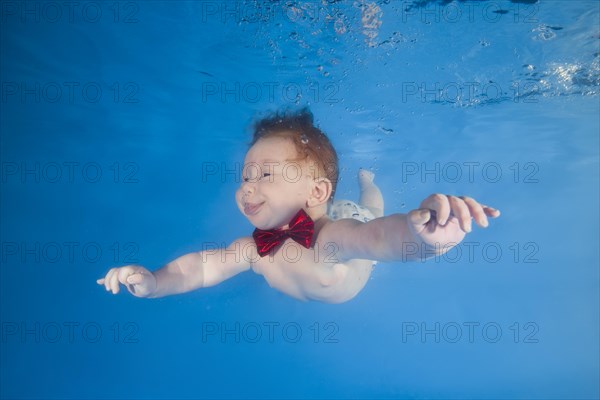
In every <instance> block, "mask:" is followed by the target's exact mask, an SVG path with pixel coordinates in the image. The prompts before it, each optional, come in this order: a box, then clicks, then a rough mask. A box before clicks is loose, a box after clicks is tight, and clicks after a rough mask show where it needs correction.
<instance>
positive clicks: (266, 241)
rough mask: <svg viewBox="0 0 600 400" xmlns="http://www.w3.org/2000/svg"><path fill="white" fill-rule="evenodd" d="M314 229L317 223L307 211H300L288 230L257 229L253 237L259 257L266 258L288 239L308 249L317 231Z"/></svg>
mask: <svg viewBox="0 0 600 400" xmlns="http://www.w3.org/2000/svg"><path fill="white" fill-rule="evenodd" d="M314 227H315V223H314V222H313V220H312V219H311V218H310V217H309V216H308V214H307V213H306V211H304V210H303V209H300V211H298V213H297V214H296V215H295V216H294V218H292V220H291V221H290V224H289V228H288V229H285V230H284V229H269V230H266V231H264V230H262V229H258V228H256V229H255V230H254V232H252V237H253V238H254V241H255V242H256V249H257V250H258V255H260V256H261V257H264V256H266V255H267V254H269V252H270V251H271V250H273V249H274V248H276V247H277V246H279V245H280V244H281V243H283V241H284V240H285V239H287V238H292V239H293V240H294V241H296V242H298V243H299V244H301V245H302V246H304V247H306V248H307V249H308V248H309V247H310V243H311V241H312V236H313V233H314V231H315V229H314Z"/></svg>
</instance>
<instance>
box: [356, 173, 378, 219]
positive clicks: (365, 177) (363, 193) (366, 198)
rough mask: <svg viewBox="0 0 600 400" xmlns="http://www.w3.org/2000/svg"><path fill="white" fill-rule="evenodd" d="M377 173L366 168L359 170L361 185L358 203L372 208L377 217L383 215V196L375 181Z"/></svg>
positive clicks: (359, 183) (359, 182)
mask: <svg viewBox="0 0 600 400" xmlns="http://www.w3.org/2000/svg"><path fill="white" fill-rule="evenodd" d="M373 178H375V174H374V173H372V172H371V171H367V170H366V169H362V168H361V169H359V170H358V185H359V186H360V199H359V200H358V204H360V205H361V206H363V207H366V208H368V209H369V210H371V212H372V213H373V215H374V216H375V218H379V217H383V196H382V195H381V191H380V190H379V188H378V187H377V185H375V184H374V183H373Z"/></svg>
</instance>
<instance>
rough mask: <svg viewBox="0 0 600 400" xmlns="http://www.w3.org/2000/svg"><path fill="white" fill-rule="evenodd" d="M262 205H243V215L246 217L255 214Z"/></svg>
mask: <svg viewBox="0 0 600 400" xmlns="http://www.w3.org/2000/svg"><path fill="white" fill-rule="evenodd" d="M263 204H265V203H264V201H263V202H262V203H259V204H250V203H246V204H244V214H246V215H255V214H257V213H258V211H259V210H260V208H261V207H262V205H263Z"/></svg>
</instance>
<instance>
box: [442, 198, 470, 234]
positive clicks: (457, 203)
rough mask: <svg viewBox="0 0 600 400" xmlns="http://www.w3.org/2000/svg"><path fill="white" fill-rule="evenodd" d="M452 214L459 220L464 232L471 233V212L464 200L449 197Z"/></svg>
mask: <svg viewBox="0 0 600 400" xmlns="http://www.w3.org/2000/svg"><path fill="white" fill-rule="evenodd" d="M448 200H449V201H450V207H452V214H453V215H454V216H455V217H456V218H457V219H458V222H459V224H460V228H461V229H462V230H463V231H464V232H471V229H472V227H471V212H470V211H469V207H468V206H467V204H466V203H465V201H464V200H462V199H460V198H458V197H456V196H448Z"/></svg>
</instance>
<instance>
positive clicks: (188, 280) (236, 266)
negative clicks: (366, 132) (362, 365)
mask: <svg viewBox="0 0 600 400" xmlns="http://www.w3.org/2000/svg"><path fill="white" fill-rule="evenodd" d="M337 163H338V159H337V154H336V152H335V149H334V148H333V146H332V144H331V142H330V141H329V139H328V138H327V136H325V134H324V133H323V132H322V131H321V130H320V129H319V128H317V127H315V126H314V124H313V116H312V114H311V113H310V111H308V110H307V109H303V110H301V111H299V112H297V113H294V114H290V113H287V114H278V115H275V116H273V117H270V118H266V119H263V120H261V121H259V122H258V123H257V124H256V125H255V127H254V137H253V140H252V143H251V147H250V149H249V150H248V152H247V154H246V158H245V160H244V168H243V172H242V177H243V181H242V183H241V186H240V187H239V188H238V190H237V192H236V201H237V205H238V207H239V209H240V211H241V212H242V214H244V216H245V217H246V218H247V219H248V220H249V221H250V223H251V224H252V225H254V227H255V228H256V229H255V230H254V232H253V234H252V236H247V237H243V238H240V239H237V240H235V241H233V243H231V244H230V245H229V247H227V248H224V249H211V250H205V251H201V252H197V253H190V254H186V255H184V256H182V257H179V258H177V259H176V260H174V261H172V262H170V263H168V264H167V265H166V266H164V267H162V268H160V269H158V270H156V271H153V272H151V271H149V270H147V269H146V268H144V267H141V266H135V265H128V266H125V267H120V268H112V269H111V270H109V271H108V273H107V274H106V276H105V277H104V278H103V279H99V280H98V281H97V283H98V284H100V285H104V286H105V288H106V290H107V291H112V293H113V294H116V293H118V292H119V283H122V284H123V285H125V286H126V287H127V289H128V290H129V292H131V293H132V294H133V295H134V296H137V297H151V298H155V297H162V296H167V295H172V294H178V293H184V292H189V291H191V290H195V289H199V288H203V287H208V286H213V285H217V284H219V283H221V282H223V281H225V280H226V279H229V278H231V277H233V276H235V275H237V274H239V273H240V272H244V271H247V270H249V269H252V270H253V271H254V272H256V273H257V274H260V275H263V276H264V278H265V279H266V281H267V283H268V284H269V285H270V286H271V287H274V288H276V289H278V290H280V291H282V292H283V293H286V294H288V295H290V296H292V297H295V298H297V299H300V300H318V301H323V302H327V303H342V302H345V301H348V300H350V299H352V298H353V297H354V296H356V295H357V294H358V293H359V292H360V291H361V290H362V288H363V287H364V286H365V284H366V283H367V280H368V279H369V276H370V275H371V271H372V270H373V264H374V263H375V262H376V261H406V260H422V259H425V258H429V257H433V256H436V255H440V254H443V253H444V252H446V251H448V250H449V249H450V248H452V247H453V246H455V245H456V244H458V243H459V242H460V241H461V240H462V239H463V238H464V237H465V235H466V233H467V232H470V231H471V220H472V219H474V220H475V222H476V223H477V224H478V225H480V226H482V227H487V226H488V218H487V217H488V216H489V217H497V216H499V215H500V212H499V211H498V210H496V209H494V208H491V207H487V206H484V205H481V204H479V203H478V202H477V201H475V200H474V199H472V198H469V197H455V196H449V195H441V194H433V195H431V196H429V197H427V198H426V199H425V200H423V202H422V203H421V205H420V206H419V208H417V209H415V210H412V211H410V212H409V213H408V214H392V215H389V216H386V217H384V216H383V198H382V196H381V192H380V191H379V189H378V188H377V186H376V185H375V184H374V183H373V177H374V175H373V174H372V173H371V172H368V171H365V170H360V171H359V173H358V181H359V185H360V200H359V204H355V203H353V202H351V201H347V200H342V201H336V202H333V201H332V198H333V195H334V193H335V189H336V184H337V180H338V165H337Z"/></svg>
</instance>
